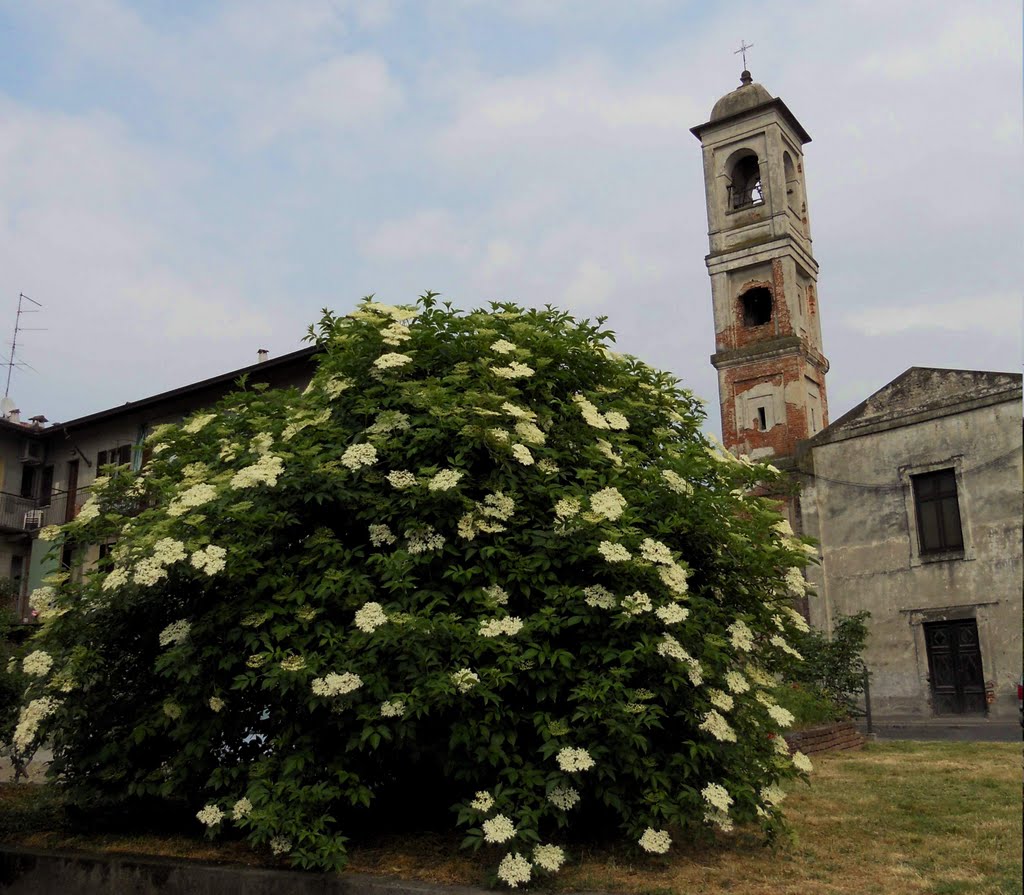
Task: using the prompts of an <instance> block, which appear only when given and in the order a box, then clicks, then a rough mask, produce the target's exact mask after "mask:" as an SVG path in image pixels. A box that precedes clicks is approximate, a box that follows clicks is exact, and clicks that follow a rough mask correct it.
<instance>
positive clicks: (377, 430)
mask: <svg viewBox="0 0 1024 895" xmlns="http://www.w3.org/2000/svg"><path fill="white" fill-rule="evenodd" d="M408 428H409V416H408V414H405V413H402V411H400V410H383V411H381V412H380V413H378V414H377V419H376V420H375V421H374V423H373V425H372V426H368V427H367V428H366V433H367V434H368V435H390V434H391V433H392V432H404V431H405V430H406V429H408Z"/></svg>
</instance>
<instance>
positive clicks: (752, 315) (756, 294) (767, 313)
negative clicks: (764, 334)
mask: <svg viewBox="0 0 1024 895" xmlns="http://www.w3.org/2000/svg"><path fill="white" fill-rule="evenodd" d="M740 301H741V302H742V304H743V325H744V326H764V324H766V323H768V321H770V320H771V319H772V293H771V290H770V289H768V288H766V287H764V286H758V287H756V288H754V289H748V290H747V291H746V292H744V293H743V294H742V295H741V296H740Z"/></svg>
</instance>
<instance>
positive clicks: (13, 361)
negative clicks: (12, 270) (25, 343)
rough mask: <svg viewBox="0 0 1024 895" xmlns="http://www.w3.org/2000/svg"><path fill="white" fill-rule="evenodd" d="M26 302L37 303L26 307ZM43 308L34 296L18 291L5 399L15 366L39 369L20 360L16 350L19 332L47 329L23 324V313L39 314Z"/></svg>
mask: <svg viewBox="0 0 1024 895" xmlns="http://www.w3.org/2000/svg"><path fill="white" fill-rule="evenodd" d="M25 302H31V303H32V304H34V305H35V307H34V308H27V307H25ZM40 308H42V304H40V303H39V302H38V301H36V300H35V299H34V298H29V297H28V296H27V295H26V294H25V293H24V292H19V293H18V314H17V316H16V317H15V318H14V337H13V338H12V339H11V356H10V357H9V358H8V360H7V384H6V385H5V386H4V401H7V400H9V397H10V393H11V373H13V372H14V368H15V367H25V368H26V369H29V370H31V371H32V372H33V373H35V372H37V370H36V369H35V368H34V367H32V366H31V365H29V364H26V363H25V362H24V361H19V360H17V358H16V357H15V356H14V352H15V351H16V350H17V348H18V333H22V332H42V331H43V330H45V329H46V327H44V326H22V325H21V315H22V314H38V313H39V309H40Z"/></svg>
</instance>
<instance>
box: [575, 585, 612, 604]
mask: <svg viewBox="0 0 1024 895" xmlns="http://www.w3.org/2000/svg"><path fill="white" fill-rule="evenodd" d="M583 593H584V595H585V597H586V604H587V605H588V606H593V607H594V608H595V609H614V608H615V607H616V606H617V605H618V603H619V601H618V600H617V599H616V598H615V594H613V593H612V592H611V591H610V590H608V589H607V588H606V587H602V586H601V585H600V584H591V585H590V586H589V587H585V588H583Z"/></svg>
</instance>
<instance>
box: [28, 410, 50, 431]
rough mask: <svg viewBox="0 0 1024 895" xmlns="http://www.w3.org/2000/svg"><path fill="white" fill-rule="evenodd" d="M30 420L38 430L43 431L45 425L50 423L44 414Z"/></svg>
mask: <svg viewBox="0 0 1024 895" xmlns="http://www.w3.org/2000/svg"><path fill="white" fill-rule="evenodd" d="M29 419H30V420H31V422H32V425H33V426H35V427H36V428H37V429H42V428H43V423H45V422H48V420H47V419H46V417H45V416H43V414H41V413H40V414H39V415H38V416H33V417H29Z"/></svg>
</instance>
